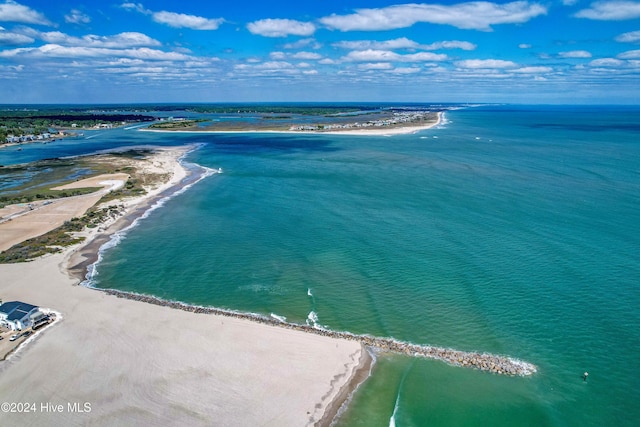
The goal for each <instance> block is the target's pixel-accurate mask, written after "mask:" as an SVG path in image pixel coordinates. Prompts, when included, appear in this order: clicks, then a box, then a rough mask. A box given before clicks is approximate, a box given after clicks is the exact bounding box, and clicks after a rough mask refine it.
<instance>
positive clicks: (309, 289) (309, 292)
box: [307, 288, 313, 297]
mask: <svg viewBox="0 0 640 427" xmlns="http://www.w3.org/2000/svg"><path fill="white" fill-rule="evenodd" d="M307 295H308V296H310V297H313V294H312V293H311V288H307Z"/></svg>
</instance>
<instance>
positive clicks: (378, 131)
mask: <svg viewBox="0 0 640 427" xmlns="http://www.w3.org/2000/svg"><path fill="white" fill-rule="evenodd" d="M443 114H444V113H443V112H442V111H439V112H438V113H437V120H436V121H435V122H434V123H430V124H427V125H421V126H410V125H407V126H404V125H403V126H393V127H366V128H365V127H362V128H350V129H339V130H328V131H317V130H266V129H265V130H257V129H256V130H251V129H248V130H168V129H149V128H142V129H138V130H140V131H142V132H176V133H220V134H227V133H230V134H234V133H279V134H294V135H295V134H303V135H304V134H314V135H359V136H393V135H407V134H413V133H417V132H420V131H424V130H427V129H431V128H433V127H435V126H438V125H439V124H440V123H442V115H443Z"/></svg>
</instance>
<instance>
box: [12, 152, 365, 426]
mask: <svg viewBox="0 0 640 427" xmlns="http://www.w3.org/2000/svg"><path fill="white" fill-rule="evenodd" d="M185 150H186V148H180V149H175V150H170V149H165V150H160V151H159V153H161V154H160V157H154V160H153V161H151V163H150V166H149V167H150V168H151V169H153V168H156V169H158V170H160V171H162V172H164V173H165V174H166V175H167V180H166V182H165V183H164V184H163V185H159V186H157V187H156V188H154V189H151V191H150V192H149V193H148V195H146V196H145V197H140V198H137V199H133V200H128V201H127V202H126V203H125V204H126V206H127V209H128V210H129V211H130V212H133V211H134V210H135V208H136V206H140V205H141V204H142V205H144V204H145V203H146V204H148V203H149V202H150V200H152V199H153V197H155V196H157V195H159V194H163V191H165V190H167V189H168V188H170V187H171V186H173V185H176V184H178V183H179V182H180V181H181V180H182V178H183V177H184V176H185V175H186V174H187V172H186V171H185V170H184V168H182V167H181V165H180V164H179V163H178V161H177V160H178V159H179V157H180V156H182V155H184V152H185ZM161 158H162V159H164V160H160V159H161ZM112 178H113V177H112ZM121 178H122V177H121ZM111 181H118V179H112V180H111ZM114 185H115V184H114ZM34 218H35V217H34ZM125 218H126V217H125ZM129 220H130V218H129ZM121 226H122V225H121V224H119V223H118V222H116V223H114V224H105V226H104V227H100V228H99V229H95V230H93V231H91V232H90V233H88V234H87V237H88V240H87V241H86V242H85V243H84V244H83V245H84V246H85V247H90V246H91V242H92V241H94V240H95V239H99V238H100V236H101V235H102V236H104V235H108V234H109V233H111V232H113V230H115V229H118V227H121ZM81 249H82V248H80V247H73V248H69V249H67V250H66V251H65V252H63V253H59V254H55V255H48V256H45V257H43V258H40V259H37V260H35V261H33V262H30V263H21V264H6V265H0V278H1V280H0V297H1V298H2V299H3V301H13V300H20V301H24V302H27V303H31V304H35V305H39V306H41V307H47V308H51V309H53V310H56V311H58V312H60V313H61V314H62V316H63V320H62V321H61V322H59V323H58V324H56V325H54V326H52V327H51V328H49V329H48V330H46V331H44V333H39V334H37V335H36V337H35V339H34V340H32V342H29V343H28V344H27V346H26V348H23V349H21V351H20V352H19V353H17V354H15V355H13V356H12V357H10V358H9V360H7V361H5V362H2V363H1V364H0V401H2V402H9V403H11V402H16V403H17V402H22V403H30V404H33V406H30V408H31V409H34V410H33V411H30V412H29V413H24V412H23V413H17V412H16V413H1V414H0V424H2V425H21V426H30V425H34V426H35V425H65V426H68V425H70V426H74V425H97V426H102V425H187V424H188V425H273V426H289V425H290V426H301V425H328V424H329V423H330V422H331V419H332V417H333V416H334V414H335V412H336V411H337V408H338V407H339V405H340V403H341V402H342V400H344V399H345V398H346V397H347V396H348V391H349V390H350V389H351V388H353V387H354V383H353V379H354V378H358V379H359V380H362V378H363V377H366V375H365V374H363V372H365V373H366V372H368V369H369V368H368V367H369V365H370V359H369V356H368V353H367V352H366V351H364V350H363V347H362V345H361V344H360V343H359V342H357V341H349V340H345V339H336V338H332V337H325V336H320V335H313V334H308V333H304V332H301V331H296V330H288V329H283V328H278V327H275V326H271V325H265V324H259V323H255V322H251V321H248V320H246V319H236V318H230V317H224V316H217V315H212V314H196V313H189V312H185V311H181V310H175V309H171V308H169V307H162V306H158V305H152V304H146V303H142V302H138V301H132V300H129V299H124V298H117V297H115V296H111V295H107V294H105V293H103V292H100V291H97V290H92V289H88V288H85V287H83V286H78V284H79V279H78V278H77V277H73V276H71V275H70V274H69V271H68V266H69V263H70V262H71V263H72V264H74V263H77V258H78V254H79V253H80V250H81ZM74 258H75V261H72V260H73V259H74ZM356 374H357V375H356ZM58 405H62V406H58ZM51 408H56V409H60V408H62V410H60V411H52V410H51ZM79 409H82V411H80V410H79ZM323 416H324V418H323Z"/></svg>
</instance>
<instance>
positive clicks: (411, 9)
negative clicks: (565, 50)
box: [320, 1, 547, 31]
mask: <svg viewBox="0 0 640 427" xmlns="http://www.w3.org/2000/svg"><path fill="white" fill-rule="evenodd" d="M546 13H547V8H546V7H544V6H542V5H540V4H538V3H529V2H528V1H515V2H511V3H505V4H496V3H490V2H484V1H477V2H467V3H459V4H455V5H450V6H449V5H439V4H424V3H422V4H401V5H394V6H388V7H384V8H379V9H357V10H356V12H355V13H353V14H350V15H336V14H333V15H330V16H326V17H324V18H321V19H320V22H321V23H322V24H324V25H326V26H327V27H329V28H330V29H336V30H340V31H380V30H394V29H398V28H406V27H410V26H412V25H414V24H416V23H418V22H427V23H431V24H445V25H452V26H454V27H457V28H461V29H473V30H483V31H490V30H491V25H496V24H519V23H523V22H527V21H529V20H530V19H532V18H535V17H537V16H540V15H544V14H546Z"/></svg>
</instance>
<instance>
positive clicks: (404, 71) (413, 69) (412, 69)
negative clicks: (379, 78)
mask: <svg viewBox="0 0 640 427" xmlns="http://www.w3.org/2000/svg"><path fill="white" fill-rule="evenodd" d="M420 70H421V68H418V67H397V68H394V69H392V70H389V71H387V73H390V74H403V75H404V74H415V73H419V72H420Z"/></svg>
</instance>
